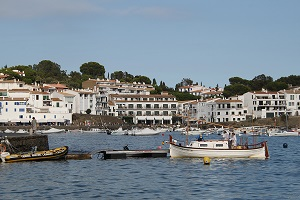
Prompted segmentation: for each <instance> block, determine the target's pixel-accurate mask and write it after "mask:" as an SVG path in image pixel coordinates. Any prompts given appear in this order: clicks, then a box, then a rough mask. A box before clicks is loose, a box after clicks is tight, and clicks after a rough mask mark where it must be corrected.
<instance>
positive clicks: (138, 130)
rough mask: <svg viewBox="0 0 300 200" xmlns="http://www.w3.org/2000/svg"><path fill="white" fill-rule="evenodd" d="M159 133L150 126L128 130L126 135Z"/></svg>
mask: <svg viewBox="0 0 300 200" xmlns="http://www.w3.org/2000/svg"><path fill="white" fill-rule="evenodd" d="M159 133H160V132H158V131H155V130H153V129H150V128H143V129H137V130H131V131H128V135H133V136H151V135H158V134H159Z"/></svg>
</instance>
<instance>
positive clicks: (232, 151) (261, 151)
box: [169, 135, 269, 158]
mask: <svg viewBox="0 0 300 200" xmlns="http://www.w3.org/2000/svg"><path fill="white" fill-rule="evenodd" d="M169 143H170V157H171V158H204V157H209V158H269V152H268V146H267V142H266V141H264V142H261V143H258V144H254V145H245V146H236V147H232V148H229V146H228V141H227V140H204V141H191V142H190V144H189V145H187V146H183V145H181V144H180V143H177V141H176V140H173V139H172V136H171V135H170V141H169Z"/></svg>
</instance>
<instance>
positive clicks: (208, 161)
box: [203, 157, 210, 165]
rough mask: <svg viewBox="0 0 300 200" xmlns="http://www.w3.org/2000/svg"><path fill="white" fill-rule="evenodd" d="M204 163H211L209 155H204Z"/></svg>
mask: <svg viewBox="0 0 300 200" xmlns="http://www.w3.org/2000/svg"><path fill="white" fill-rule="evenodd" d="M203 164H204V165H209V164H210V158H209V157H204V158H203Z"/></svg>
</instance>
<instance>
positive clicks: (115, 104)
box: [109, 93, 178, 125]
mask: <svg viewBox="0 0 300 200" xmlns="http://www.w3.org/2000/svg"><path fill="white" fill-rule="evenodd" d="M109 102H110V104H111V105H110V112H111V113H115V114H116V115H115V116H130V117H132V118H133V123H135V124H148V125H150V124H172V117H173V116H176V114H177V110H178V108H177V106H178V102H177V100H176V98H175V97H174V96H173V95H169V94H167V93H162V94H160V95H140V94H111V95H110V97H109Z"/></svg>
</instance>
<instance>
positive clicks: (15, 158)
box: [2, 146, 69, 163]
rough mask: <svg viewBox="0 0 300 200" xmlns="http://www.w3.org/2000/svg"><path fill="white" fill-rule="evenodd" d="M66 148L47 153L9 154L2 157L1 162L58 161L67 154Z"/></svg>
mask: <svg viewBox="0 0 300 200" xmlns="http://www.w3.org/2000/svg"><path fill="white" fill-rule="evenodd" d="M68 149H69V148H68V146H63V147H59V148H55V149H51V150H47V151H36V152H26V153H17V154H10V155H7V156H5V157H2V162H7V163H12V162H24V161H44V160H59V159H64V158H65V156H66V155H67V153H68Z"/></svg>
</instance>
